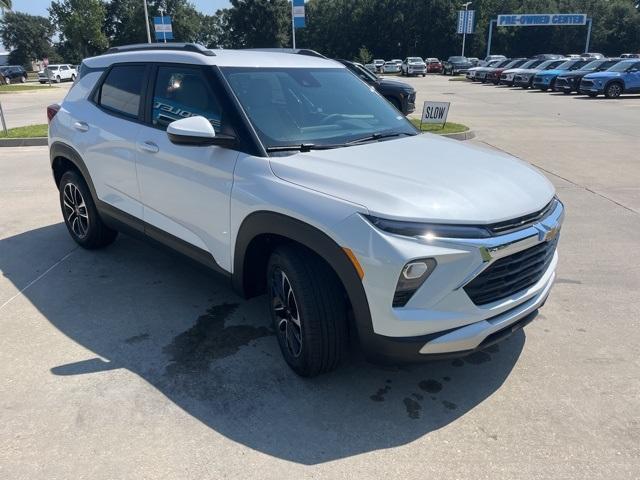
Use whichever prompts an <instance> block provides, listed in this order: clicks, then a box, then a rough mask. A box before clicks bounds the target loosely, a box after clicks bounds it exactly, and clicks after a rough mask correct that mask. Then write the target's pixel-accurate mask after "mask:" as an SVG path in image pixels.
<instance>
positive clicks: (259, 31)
mask: <svg viewBox="0 0 640 480" xmlns="http://www.w3.org/2000/svg"><path fill="white" fill-rule="evenodd" d="M223 15H224V16H225V18H224V25H225V28H226V29H227V30H226V31H227V35H228V40H227V41H228V43H229V45H230V46H232V47H234V48H260V47H285V46H290V44H291V40H290V31H291V4H290V3H289V1H288V0H231V8H229V9H227V11H226V12H224V14H223Z"/></svg>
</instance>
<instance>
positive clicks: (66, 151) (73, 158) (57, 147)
mask: <svg viewBox="0 0 640 480" xmlns="http://www.w3.org/2000/svg"><path fill="white" fill-rule="evenodd" d="M59 158H64V159H65V160H68V161H69V162H71V163H72V164H73V165H74V166H75V167H76V168H77V169H78V170H79V171H80V173H81V174H82V176H83V177H84V180H85V181H86V182H87V185H88V186H89V190H90V191H91V195H92V196H93V199H94V201H96V200H97V199H98V196H97V195H96V188H95V187H94V185H93V180H91V175H90V174H89V169H88V168H87V165H86V164H85V163H84V160H83V159H82V157H81V156H80V154H79V153H78V152H77V151H76V150H75V149H74V148H73V147H70V146H69V145H67V144H66V143H62V142H53V143H52V144H51V147H50V148H49V161H50V162H51V169H52V171H53V169H54V168H55V165H54V164H55V162H56V160H57V159H59ZM54 178H55V177H54ZM57 186H58V185H56V187H57Z"/></svg>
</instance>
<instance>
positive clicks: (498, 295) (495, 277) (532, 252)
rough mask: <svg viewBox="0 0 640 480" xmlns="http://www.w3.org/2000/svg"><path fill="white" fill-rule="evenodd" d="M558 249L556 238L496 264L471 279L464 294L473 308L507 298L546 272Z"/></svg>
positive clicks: (534, 282) (533, 283) (534, 281)
mask: <svg viewBox="0 0 640 480" xmlns="http://www.w3.org/2000/svg"><path fill="white" fill-rule="evenodd" d="M557 245H558V237H557V236H556V237H555V238H554V239H553V240H550V241H548V242H543V243H539V244H538V245H535V246H533V247H531V248H528V249H526V250H523V251H521V252H518V253H514V254H513V255H509V256H508V257H504V258H501V259H499V260H496V261H495V262H494V263H493V264H492V265H491V266H490V267H488V268H487V269H486V270H485V271H484V272H482V273H481V274H480V275H478V276H477V277H476V278H474V279H473V280H472V281H471V282H469V283H468V284H467V285H466V286H465V287H464V291H465V292H466V293H467V295H469V298H470V299H471V301H472V302H473V303H475V304H476V305H486V304H488V303H492V302H496V301H498V300H502V299H503V298H507V297H509V296H511V295H513V294H514V293H517V292H519V291H521V290H524V289H526V288H529V287H530V286H532V285H535V284H536V283H537V282H538V281H539V280H540V279H541V278H542V276H543V275H544V272H546V271H547V268H549V265H550V264H551V260H553V254H554V252H555V250H556V246H557Z"/></svg>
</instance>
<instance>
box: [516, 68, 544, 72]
mask: <svg viewBox="0 0 640 480" xmlns="http://www.w3.org/2000/svg"><path fill="white" fill-rule="evenodd" d="M538 72H544V70H540V69H539V68H520V69H518V73H538Z"/></svg>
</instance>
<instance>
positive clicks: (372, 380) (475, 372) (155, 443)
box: [0, 77, 640, 479]
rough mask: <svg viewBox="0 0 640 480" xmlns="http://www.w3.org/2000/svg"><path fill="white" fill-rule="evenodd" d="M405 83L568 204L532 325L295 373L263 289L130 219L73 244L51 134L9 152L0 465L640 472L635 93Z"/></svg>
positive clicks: (284, 472) (229, 472)
mask: <svg viewBox="0 0 640 480" xmlns="http://www.w3.org/2000/svg"><path fill="white" fill-rule="evenodd" d="M409 81H410V82H411V83H412V84H414V85H415V86H416V87H417V88H418V90H419V95H418V99H419V101H422V100H424V99H427V98H428V99H433V100H441V99H448V100H450V101H451V102H453V103H452V107H451V112H450V119H451V120H453V121H460V122H463V123H466V124H468V125H470V126H472V127H473V128H474V130H476V132H477V133H478V138H477V140H474V141H473V142H474V143H476V144H478V145H479V146H480V147H481V148H494V147H495V148H499V149H503V150H506V151H509V152H512V153H514V154H516V155H518V156H519V157H521V158H522V159H523V160H525V161H529V162H531V163H533V164H535V165H537V166H539V167H540V168H542V169H543V170H544V171H545V172H546V174H547V175H548V177H549V178H550V179H551V181H552V182H553V183H554V184H555V185H556V187H557V188H558V191H559V195H560V196H561V198H562V200H563V201H564V202H565V204H566V206H567V211H568V216H567V220H566V223H565V226H564V228H563V232H562V238H561V243H560V262H561V263H560V267H559V273H558V281H557V285H556V286H555V290H554V291H553V292H552V295H551V297H550V299H549V301H548V302H547V305H546V306H545V308H544V309H543V310H542V312H541V315H539V316H538V318H537V319H536V320H535V321H534V322H533V323H532V324H531V325H530V326H528V327H527V329H526V331H525V332H520V333H519V334H518V335H516V336H514V337H512V338H511V339H509V340H508V341H506V342H504V343H502V344H500V345H499V346H498V347H495V348H493V349H491V350H490V351H487V352H483V353H480V354H476V355H473V356H472V357H469V358H467V359H465V360H463V361H461V360H458V361H445V362H437V363H431V364H427V365H421V366H409V367H402V368H383V367H377V366H373V365H370V364H367V363H365V362H364V361H363V360H361V359H360V358H359V357H358V356H357V355H354V358H353V359H351V361H350V362H349V364H347V365H346V366H344V367H343V368H342V369H340V370H339V371H337V372H335V373H332V374H329V375H325V376H322V377H320V378H317V379H313V380H303V379H300V378H298V377H296V376H295V375H294V374H293V373H291V372H290V371H289V370H288V368H287V367H286V365H285V364H284V361H283V360H282V359H281V356H280V352H279V351H278V347H277V345H276V340H275V338H274V337H273V336H272V334H271V330H270V326H269V320H268V315H267V313H266V306H265V300H264V298H258V299H255V300H252V301H250V302H245V301H242V300H241V299H239V298H237V297H236V296H235V295H234V294H233V293H232V292H231V290H230V289H229V288H228V286H227V285H226V284H224V283H222V282H221V281H219V280H217V279H216V278H215V277H212V276H210V275H209V274H207V273H205V272H203V271H201V270H200V269H198V268H196V267H193V266H191V265H190V264H187V263H185V262H184V261H182V260H181V259H180V258H179V257H174V256H171V255H167V254H165V253H163V252H161V251H159V250H156V249H155V248H153V247H151V246H148V245H146V244H143V243H140V242H138V241H135V240H132V239H130V238H128V237H121V238H120V239H119V240H118V241H117V242H116V243H115V244H114V245H113V246H112V247H110V248H109V249H107V250H104V251H96V252H87V251H84V250H80V249H78V248H76V246H75V244H74V243H73V242H72V241H71V239H70V238H69V236H68V234H67V232H66V230H65V227H64V225H63V224H62V223H61V217H60V213H59V210H58V205H57V191H56V189H55V187H54V186H53V182H52V181H51V178H50V174H49V170H48V159H47V151H46V148H43V147H29V148H22V149H2V150H0V204H1V206H2V208H1V209H0V270H1V271H2V274H3V275H2V277H1V278H0V324H1V325H2V327H3V331H2V335H1V336H0V377H2V379H3V382H1V383H0V478H3V479H4V478H7V479H22V478H24V479H36V478H42V479H45V478H46V479H54V478H61V479H63V478H64V479H66V478H91V479H101V478H104V479H113V478H154V479H158V478H242V479H245V478H267V479H271V478H273V479H285V478H295V479H300V478H331V479H335V478H491V479H501V478H504V479H513V478H550V479H551V478H552V479H565V478H575V479H585V478H611V479H631V478H640V382H639V378H640V375H639V374H640V368H639V367H640V360H639V359H640V356H639V355H638V353H639V351H638V345H640V314H639V313H638V312H639V311H640V295H638V292H639V291H640V249H639V248H638V238H640V191H639V186H640V163H639V162H640V156H639V155H638V150H639V148H638V147H639V146H640V135H639V134H638V132H637V125H638V121H637V120H638V118H639V116H640V98H638V97H636V98H628V99H621V100H617V101H615V102H609V101H603V100H598V101H591V100H588V101H587V100H580V99H578V98H577V97H570V98H564V97H562V98H558V96H557V95H553V94H551V95H550V94H538V93H535V92H525V91H519V90H514V91H510V89H504V88H500V89H497V88H495V87H488V86H481V85H469V84H466V83H463V82H449V81H448V79H447V78H443V77H427V78H425V79H422V78H418V79H410V80H409ZM3 101H4V99H3ZM633 119H635V124H632V123H629V122H633V121H634V120H633ZM489 145H492V146H493V147H490V146H489ZM425 155H428V152H425ZM443 161H446V159H443Z"/></svg>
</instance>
